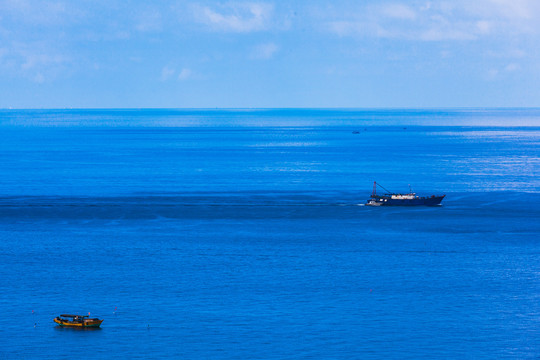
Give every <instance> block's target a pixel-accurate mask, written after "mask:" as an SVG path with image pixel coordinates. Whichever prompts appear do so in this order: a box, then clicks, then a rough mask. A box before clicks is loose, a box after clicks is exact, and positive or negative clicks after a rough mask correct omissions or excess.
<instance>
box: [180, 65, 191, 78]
mask: <svg viewBox="0 0 540 360" xmlns="http://www.w3.org/2000/svg"><path fill="white" fill-rule="evenodd" d="M190 77H191V70H190V69H187V68H183V69H182V70H180V73H179V74H178V80H186V79H188V78H190Z"/></svg>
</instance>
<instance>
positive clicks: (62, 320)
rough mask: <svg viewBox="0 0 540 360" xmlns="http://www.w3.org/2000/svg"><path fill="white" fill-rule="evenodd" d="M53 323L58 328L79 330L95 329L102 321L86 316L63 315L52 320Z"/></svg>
mask: <svg viewBox="0 0 540 360" xmlns="http://www.w3.org/2000/svg"><path fill="white" fill-rule="evenodd" d="M54 322H55V323H57V324H58V325H60V326H70V327H80V328H97V327H99V326H100V325H101V323H102V322H103V320H100V319H98V318H93V319H90V316H88V315H69V314H63V315H60V316H57V317H55V318H54Z"/></svg>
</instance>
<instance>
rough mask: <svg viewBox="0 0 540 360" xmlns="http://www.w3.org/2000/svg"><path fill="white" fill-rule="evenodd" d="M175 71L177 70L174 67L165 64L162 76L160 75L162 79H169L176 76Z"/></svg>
mask: <svg viewBox="0 0 540 360" xmlns="http://www.w3.org/2000/svg"><path fill="white" fill-rule="evenodd" d="M175 72H176V70H174V69H173V68H170V67H168V66H164V67H163V69H161V77H160V79H161V81H167V80H169V79H170V78H172V77H173V76H174V73H175Z"/></svg>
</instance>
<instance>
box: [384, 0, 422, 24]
mask: <svg viewBox="0 0 540 360" xmlns="http://www.w3.org/2000/svg"><path fill="white" fill-rule="evenodd" d="M380 12H381V14H383V15H385V16H387V17H389V18H393V19H403V20H414V19H416V11H414V9H413V8H411V7H410V6H407V5H404V4H399V3H394V4H387V5H383V6H381V8H380Z"/></svg>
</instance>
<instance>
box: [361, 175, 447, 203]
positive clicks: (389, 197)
mask: <svg viewBox="0 0 540 360" xmlns="http://www.w3.org/2000/svg"><path fill="white" fill-rule="evenodd" d="M377 185H378V186H380V187H381V188H382V189H384V190H385V191H387V193H386V194H384V195H377ZM445 196H446V195H431V196H418V195H416V194H415V193H413V192H412V191H411V192H409V193H408V194H396V193H391V192H390V191H388V190H386V189H385V188H384V187H382V186H381V185H379V184H377V182H376V181H374V182H373V193H372V194H371V196H370V198H369V200H368V201H367V203H366V205H368V206H436V205H440V204H441V201H442V200H443V199H444V197H445Z"/></svg>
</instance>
